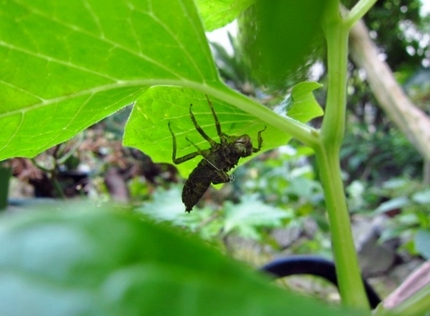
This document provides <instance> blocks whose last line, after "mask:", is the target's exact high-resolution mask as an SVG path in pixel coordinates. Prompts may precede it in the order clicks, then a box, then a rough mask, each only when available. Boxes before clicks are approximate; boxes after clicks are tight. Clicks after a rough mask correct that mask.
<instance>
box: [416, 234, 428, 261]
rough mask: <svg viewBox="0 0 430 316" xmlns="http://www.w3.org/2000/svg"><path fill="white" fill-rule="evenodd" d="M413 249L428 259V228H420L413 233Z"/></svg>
mask: <svg viewBox="0 0 430 316" xmlns="http://www.w3.org/2000/svg"><path fill="white" fill-rule="evenodd" d="M415 250H416V251H417V252H418V253H420V254H421V255H422V256H423V257H424V258H426V259H430V230H428V229H420V230H418V231H417V233H416V234H415Z"/></svg>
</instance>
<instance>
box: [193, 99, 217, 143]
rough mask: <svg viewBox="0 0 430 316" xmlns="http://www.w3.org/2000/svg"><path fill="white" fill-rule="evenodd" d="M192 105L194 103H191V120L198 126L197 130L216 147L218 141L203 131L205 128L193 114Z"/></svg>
mask: <svg viewBox="0 0 430 316" xmlns="http://www.w3.org/2000/svg"><path fill="white" fill-rule="evenodd" d="M192 106H193V105H192V104H190V117H191V121H193V124H194V127H195V128H196V130H197V132H199V134H200V135H202V137H203V138H204V139H206V140H207V141H208V143H209V144H211V147H215V146H216V142H215V141H214V140H213V139H212V138H210V137H209V136H208V135H206V133H205V132H204V131H203V129H202V128H201V127H200V126H199V124H197V121H196V118H195V116H194V114H193V111H192V110H191V107H192Z"/></svg>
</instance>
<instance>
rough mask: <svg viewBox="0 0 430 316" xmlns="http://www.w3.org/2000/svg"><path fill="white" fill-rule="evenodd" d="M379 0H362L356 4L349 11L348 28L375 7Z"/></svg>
mask: <svg viewBox="0 0 430 316" xmlns="http://www.w3.org/2000/svg"><path fill="white" fill-rule="evenodd" d="M376 1H377V0H360V1H358V2H357V3H356V4H355V6H354V7H353V8H352V9H351V11H349V13H348V14H347V16H346V18H345V22H346V25H347V26H348V28H351V27H353V26H354V24H355V23H357V22H358V21H359V20H360V19H361V18H362V17H363V16H364V15H365V14H366V13H367V12H368V11H369V10H370V8H372V7H373V5H374V4H375V2H376Z"/></svg>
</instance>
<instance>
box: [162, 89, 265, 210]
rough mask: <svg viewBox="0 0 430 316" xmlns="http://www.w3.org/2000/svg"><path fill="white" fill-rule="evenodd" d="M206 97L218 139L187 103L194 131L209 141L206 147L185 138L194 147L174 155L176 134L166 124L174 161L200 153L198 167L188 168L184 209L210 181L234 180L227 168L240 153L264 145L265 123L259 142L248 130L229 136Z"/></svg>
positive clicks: (204, 189)
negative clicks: (204, 125) (210, 134)
mask: <svg viewBox="0 0 430 316" xmlns="http://www.w3.org/2000/svg"><path fill="white" fill-rule="evenodd" d="M206 99H207V101H208V104H209V108H210V109H211V112H212V115H213V118H214V120H215V127H216V131H217V134H218V137H219V139H220V143H217V142H215V141H214V140H213V139H212V138H210V137H209V136H208V135H207V134H206V133H205V132H204V131H203V129H202V128H201V127H200V126H199V125H198V124H197V121H196V118H195V117H194V114H193V111H192V106H193V105H192V104H190V117H191V121H192V122H193V124H194V127H195V128H196V130H197V132H199V134H200V135H201V136H202V137H203V138H204V139H205V140H206V141H207V142H208V143H209V144H210V146H211V147H210V148H209V149H204V150H202V149H200V148H199V147H198V146H197V145H196V144H194V143H193V142H192V141H191V140H189V139H188V138H186V139H187V141H188V142H190V143H191V144H192V145H193V146H194V147H195V148H196V149H197V151H195V152H193V153H190V154H188V155H185V156H183V157H180V158H176V136H175V134H174V133H173V131H172V128H171V126H170V122H169V123H168V127H169V130H170V133H171V134H172V139H173V153H172V160H173V162H174V163H175V164H177V165H178V164H181V163H183V162H185V161H188V160H190V159H193V158H195V157H196V156H199V155H200V156H203V159H202V160H201V161H200V162H199V164H198V165H197V167H196V168H195V169H194V170H193V171H192V172H191V174H190V176H189V177H188V180H187V181H186V182H185V185H184V188H183V190H182V202H183V203H184V204H185V212H188V213H189V212H191V210H192V209H193V207H194V205H196V203H197V202H198V201H199V200H200V198H201V197H202V196H203V194H204V193H205V192H206V190H207V189H208V188H209V186H210V185H211V183H212V184H219V183H227V182H231V181H233V177H232V176H230V175H229V174H228V173H227V172H228V171H230V170H231V169H232V168H233V167H235V166H236V165H237V163H238V161H239V159H240V158H242V157H248V156H251V155H252V154H253V153H256V152H258V151H260V149H261V146H262V145H263V138H262V137H261V133H262V132H264V131H265V130H266V127H264V129H262V130H261V131H259V132H258V146H257V148H255V147H253V146H252V141H251V137H249V136H248V135H247V134H243V135H241V136H229V135H227V134H224V133H223V132H222V131H221V124H220V122H219V120H218V117H217V115H216V113H215V110H214V108H213V105H212V102H211V101H210V100H209V98H208V96H207V95H206Z"/></svg>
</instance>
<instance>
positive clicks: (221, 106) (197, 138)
mask: <svg viewBox="0 0 430 316" xmlns="http://www.w3.org/2000/svg"><path fill="white" fill-rule="evenodd" d="M219 90H220V91H222V89H219ZM209 98H210V100H211V102H212V104H213V106H214V109H215V111H216V114H217V116H218V119H219V121H220V123H221V129H222V132H223V133H226V134H228V135H242V134H248V135H249V136H251V138H252V140H253V144H254V146H256V145H257V133H258V131H260V130H262V129H264V127H265V126H267V129H266V130H265V131H264V132H263V133H262V138H263V148H262V152H263V151H266V150H269V149H273V148H277V147H279V146H280V145H283V144H286V143H287V142H288V141H289V139H290V138H291V137H290V136H288V135H286V134H283V133H280V132H279V131H278V130H277V129H275V128H273V127H271V126H270V125H268V124H267V123H265V122H263V121H262V120H260V119H259V118H257V117H255V116H253V115H251V114H248V113H245V112H244V111H242V110H240V109H238V108H236V107H234V106H233V105H231V104H228V103H226V102H223V101H221V100H220V99H216V98H215V97H213V96H209ZM190 104H193V107H192V111H193V113H194V114H195V117H196V120H197V122H198V124H199V125H200V126H201V127H202V129H203V130H204V131H205V132H206V134H207V135H208V136H209V137H211V138H212V139H213V140H215V141H216V142H219V137H218V135H217V133H216V129H215V121H214V118H213V116H212V113H211V111H210V108H209V105H208V102H207V100H206V97H205V95H204V94H203V93H201V92H198V91H195V90H190V89H185V88H178V87H163V86H157V87H152V88H150V89H148V90H147V92H146V93H145V94H144V95H143V96H142V98H140V99H139V100H138V102H137V103H136V105H135V106H134V108H133V111H132V114H131V116H130V119H129V122H128V124H127V127H126V131H125V135H124V144H125V145H126V146H131V147H136V148H138V149H140V150H142V151H143V152H145V154H147V155H149V156H150V157H151V158H152V160H153V161H154V162H167V163H172V151H173V144H172V135H171V134H170V132H169V129H168V125H167V124H168V122H170V123H171V127H172V130H173V132H174V134H175V136H176V140H177V157H182V156H184V155H186V154H189V153H191V152H195V151H196V150H197V149H196V148H195V147H194V146H193V145H192V144H190V143H189V142H188V141H187V140H186V137H188V138H189V139H190V140H191V141H192V142H193V143H194V144H196V145H197V146H198V147H199V148H201V149H206V148H209V147H210V145H209V143H208V142H206V140H205V139H203V137H202V136H201V135H200V134H199V133H198V132H197V130H196V128H195V127H194V125H193V123H192V121H191V118H190V113H189V110H190ZM271 115H277V114H275V113H272V112H271ZM252 157H255V155H253V156H252ZM252 157H248V158H246V159H241V160H240V163H241V164H242V163H244V162H246V161H248V160H249V159H251V158H252ZM199 159H201V157H198V158H195V159H192V160H190V161H188V162H184V163H182V164H180V165H178V170H179V171H180V172H181V174H182V175H183V176H187V175H188V174H189V173H190V172H191V171H192V170H193V169H194V168H195V166H196V165H197V162H198V161H199Z"/></svg>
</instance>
